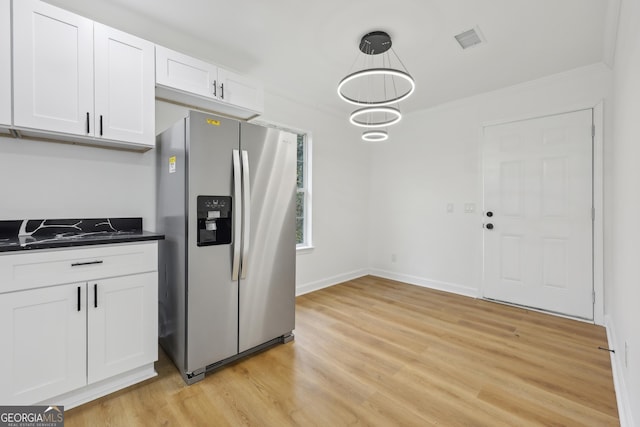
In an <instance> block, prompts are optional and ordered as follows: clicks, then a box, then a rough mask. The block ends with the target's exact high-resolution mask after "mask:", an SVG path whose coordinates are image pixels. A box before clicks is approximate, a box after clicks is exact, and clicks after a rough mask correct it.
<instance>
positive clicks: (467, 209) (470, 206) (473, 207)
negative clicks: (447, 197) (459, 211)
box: [464, 203, 476, 213]
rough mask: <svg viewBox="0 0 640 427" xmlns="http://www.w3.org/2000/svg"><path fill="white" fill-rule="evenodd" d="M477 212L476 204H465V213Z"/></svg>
mask: <svg viewBox="0 0 640 427" xmlns="http://www.w3.org/2000/svg"><path fill="white" fill-rule="evenodd" d="M475 211H476V204H475V203H465V204H464V213H474V212H475Z"/></svg>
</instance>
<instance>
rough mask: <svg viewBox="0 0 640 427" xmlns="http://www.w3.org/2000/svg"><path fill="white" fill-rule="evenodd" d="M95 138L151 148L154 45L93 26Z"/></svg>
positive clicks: (153, 138)
mask: <svg viewBox="0 0 640 427" xmlns="http://www.w3.org/2000/svg"><path fill="white" fill-rule="evenodd" d="M94 40H95V44H94V47H95V52H94V53H95V114H94V129H95V133H96V136H99V137H102V138H108V139H114V140H118V141H129V142H135V143H140V144H149V145H154V141H155V88H154V83H153V82H154V61H153V49H154V46H153V43H150V42H148V41H146V40H142V39H140V38H138V37H134V36H132V35H130V34H126V33H123V32H122V31H118V30H116V29H113V28H110V27H107V26H104V25H102V24H98V23H97V22H96V23H95V24H94Z"/></svg>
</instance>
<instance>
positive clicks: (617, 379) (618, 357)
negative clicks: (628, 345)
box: [604, 315, 635, 427]
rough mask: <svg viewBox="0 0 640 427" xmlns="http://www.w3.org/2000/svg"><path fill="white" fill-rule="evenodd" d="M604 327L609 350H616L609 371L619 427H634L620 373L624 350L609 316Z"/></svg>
mask: <svg viewBox="0 0 640 427" xmlns="http://www.w3.org/2000/svg"><path fill="white" fill-rule="evenodd" d="M604 327H605V328H606V330H607V342H608V344H609V348H610V349H613V350H616V349H617V350H618V351H617V352H616V353H611V371H612V373H613V386H614V388H615V390H616V401H617V403H618V417H619V418H620V427H634V426H635V424H634V423H633V418H632V415H631V406H630V404H629V397H628V396H627V387H626V385H625V381H624V375H623V373H622V370H623V365H624V362H623V360H622V357H623V353H624V350H621V349H623V347H622V346H620V345H619V344H620V343H619V342H618V340H617V335H616V331H615V327H614V325H613V320H612V319H611V317H610V316H609V315H605V316H604Z"/></svg>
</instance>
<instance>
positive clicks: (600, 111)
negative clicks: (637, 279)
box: [479, 100, 604, 326]
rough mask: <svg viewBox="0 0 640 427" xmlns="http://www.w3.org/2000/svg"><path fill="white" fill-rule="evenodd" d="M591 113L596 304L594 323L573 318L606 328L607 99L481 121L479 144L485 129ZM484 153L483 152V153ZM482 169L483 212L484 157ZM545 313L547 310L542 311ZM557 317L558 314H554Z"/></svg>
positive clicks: (482, 140)
mask: <svg viewBox="0 0 640 427" xmlns="http://www.w3.org/2000/svg"><path fill="white" fill-rule="evenodd" d="M588 109H591V110H592V121H593V125H594V126H595V133H594V135H593V147H592V150H593V157H592V166H593V171H592V174H593V175H592V188H593V194H592V199H593V208H594V213H595V218H594V220H593V223H592V239H593V271H592V274H593V292H594V305H593V321H591V320H584V319H577V318H574V317H571V316H563V317H569V318H572V319H576V320H580V321H583V322H584V321H586V322H589V323H591V322H593V323H595V324H596V325H602V326H604V100H600V101H598V102H597V103H596V104H595V105H593V104H579V105H572V106H568V107H566V108H562V109H557V110H547V111H542V112H539V113H534V114H527V115H523V116H517V117H511V118H508V119H502V120H494V121H486V122H482V124H481V128H480V141H481V144H482V145H483V146H484V129H485V128H486V127H488V126H495V125H503V124H507V123H513V122H519V121H524V120H532V119H537V118H541V117H545V116H554V115H559V114H566V113H572V112H575V111H580V110H588ZM481 153H482V151H481ZM479 162H480V170H481V171H482V180H481V181H480V193H481V195H482V202H483V203H482V204H483V209H484V178H485V176H484V175H485V174H484V158H483V155H482V154H481V155H480V159H479ZM484 257H485V254H484V245H483V248H482V259H483V261H482V280H481V281H480V298H482V299H484V297H483V295H484V291H485V282H484ZM540 311H543V312H545V313H546V311H544V310H540ZM552 314H556V315H558V314H557V313H552Z"/></svg>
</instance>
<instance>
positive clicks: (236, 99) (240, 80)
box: [218, 68, 264, 112]
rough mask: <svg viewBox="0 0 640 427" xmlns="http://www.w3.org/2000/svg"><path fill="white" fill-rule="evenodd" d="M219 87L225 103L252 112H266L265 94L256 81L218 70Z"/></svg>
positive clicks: (221, 69) (222, 69)
mask: <svg viewBox="0 0 640 427" xmlns="http://www.w3.org/2000/svg"><path fill="white" fill-rule="evenodd" d="M218 85H219V86H218V90H219V92H220V93H219V96H220V97H221V99H222V100H223V101H224V102H227V103H229V104H231V105H237V106H240V107H243V108H247V109H249V110H251V111H257V112H262V111H264V99H263V96H264V92H263V90H262V86H261V85H259V84H258V83H256V82H255V81H254V80H252V79H248V78H246V77H244V76H241V75H240V74H237V73H234V72H231V71H229V70H225V69H224V68H218Z"/></svg>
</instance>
